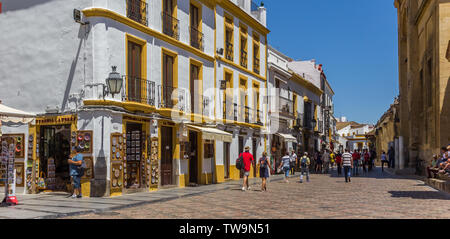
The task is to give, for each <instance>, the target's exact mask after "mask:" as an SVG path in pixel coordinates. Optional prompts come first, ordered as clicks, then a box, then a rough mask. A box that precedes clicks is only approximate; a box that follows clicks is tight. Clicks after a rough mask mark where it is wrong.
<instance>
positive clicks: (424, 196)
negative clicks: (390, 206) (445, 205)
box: [388, 191, 450, 200]
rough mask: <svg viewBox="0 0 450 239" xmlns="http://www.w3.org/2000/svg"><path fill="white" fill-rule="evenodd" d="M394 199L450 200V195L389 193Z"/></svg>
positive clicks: (406, 192)
mask: <svg viewBox="0 0 450 239" xmlns="http://www.w3.org/2000/svg"><path fill="white" fill-rule="evenodd" d="M388 192H389V193H390V194H391V195H392V197H394V198H413V199H439V200H450V195H446V194H445V193H443V192H436V191H388Z"/></svg>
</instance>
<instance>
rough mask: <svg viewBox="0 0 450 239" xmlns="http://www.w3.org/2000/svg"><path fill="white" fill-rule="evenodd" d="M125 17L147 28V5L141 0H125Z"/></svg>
mask: <svg viewBox="0 0 450 239" xmlns="http://www.w3.org/2000/svg"><path fill="white" fill-rule="evenodd" d="M126 5H127V17H128V18H130V19H131V20H133V21H136V22H138V23H140V24H143V25H145V26H148V4H147V3H146V2H145V1H142V0H126Z"/></svg>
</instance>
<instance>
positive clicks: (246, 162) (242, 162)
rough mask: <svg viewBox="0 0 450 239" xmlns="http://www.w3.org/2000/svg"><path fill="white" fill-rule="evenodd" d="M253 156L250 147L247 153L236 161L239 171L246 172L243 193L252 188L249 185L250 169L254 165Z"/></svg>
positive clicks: (242, 154) (247, 148)
mask: <svg viewBox="0 0 450 239" xmlns="http://www.w3.org/2000/svg"><path fill="white" fill-rule="evenodd" d="M253 160H255V159H254V158H253V155H252V154H251V153H250V147H249V146H246V147H245V152H243V153H241V154H240V155H239V158H238V160H237V161H236V166H237V167H238V169H239V170H243V171H244V183H243V184H242V191H245V190H250V186H249V185H248V176H250V168H251V165H252V162H253Z"/></svg>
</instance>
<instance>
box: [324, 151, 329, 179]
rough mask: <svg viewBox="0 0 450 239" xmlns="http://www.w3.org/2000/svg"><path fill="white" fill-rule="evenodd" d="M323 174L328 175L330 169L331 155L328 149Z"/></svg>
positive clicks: (325, 154) (325, 152) (325, 153)
mask: <svg viewBox="0 0 450 239" xmlns="http://www.w3.org/2000/svg"><path fill="white" fill-rule="evenodd" d="M322 158H323V173H325V174H327V173H328V170H329V169H330V153H329V152H328V149H325V150H324V152H323V157H322Z"/></svg>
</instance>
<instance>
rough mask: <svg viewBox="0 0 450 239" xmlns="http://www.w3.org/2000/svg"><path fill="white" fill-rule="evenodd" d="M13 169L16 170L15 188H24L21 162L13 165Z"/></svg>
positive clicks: (22, 164) (23, 166) (23, 173)
mask: <svg viewBox="0 0 450 239" xmlns="http://www.w3.org/2000/svg"><path fill="white" fill-rule="evenodd" d="M15 168H16V186H17V187H24V186H25V182H24V180H23V179H24V175H25V172H24V170H25V164H24V163H23V162H16V164H15Z"/></svg>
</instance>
